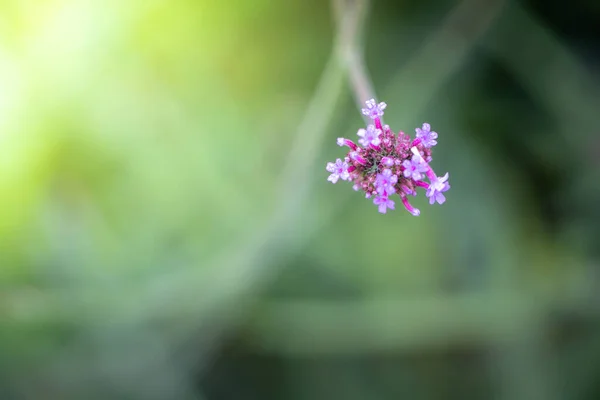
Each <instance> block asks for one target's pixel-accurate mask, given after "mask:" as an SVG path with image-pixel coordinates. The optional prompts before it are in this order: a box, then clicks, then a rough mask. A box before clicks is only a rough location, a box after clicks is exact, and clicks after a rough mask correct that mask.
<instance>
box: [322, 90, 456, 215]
mask: <svg viewBox="0 0 600 400" xmlns="http://www.w3.org/2000/svg"><path fill="white" fill-rule="evenodd" d="M366 106H367V107H366V108H363V109H362V113H363V115H366V116H368V117H369V118H371V119H372V120H373V124H370V125H368V126H367V128H366V129H359V130H358V133H357V134H358V136H359V139H358V143H359V144H360V146H358V145H357V144H355V143H354V142H353V141H352V140H350V139H345V138H338V140H337V144H338V145H339V146H347V147H348V148H349V149H350V150H349V151H348V154H347V155H346V157H344V159H340V158H338V159H337V160H336V161H335V163H328V164H327V168H326V169H327V171H328V172H330V174H331V175H329V178H327V180H328V181H330V182H331V183H336V182H337V181H338V180H339V179H342V180H344V181H352V182H354V186H353V188H354V190H356V191H358V190H362V191H364V192H365V193H366V197H367V198H368V199H370V198H373V204H375V205H376V206H378V208H379V212H380V213H382V214H385V213H386V212H387V210H388V208H389V209H390V210H393V209H394V206H395V203H394V201H393V200H392V199H390V197H391V196H392V195H393V194H397V195H399V196H400V200H401V201H402V204H403V205H404V207H405V208H406V209H407V210H408V212H410V213H411V214H412V215H414V216H418V215H419V214H420V213H421V212H420V211H419V209H417V208H414V207H413V206H411V204H410V203H409V202H408V196H416V195H417V191H416V189H417V187H422V188H424V189H425V196H427V197H428V198H429V204H434V203H435V202H438V203H439V204H442V203H444V202H445V201H446V197H445V196H444V194H443V193H444V192H445V191H447V190H448V189H450V184H449V183H448V173H446V174H445V175H444V176H442V177H439V176H437V175H436V174H435V172H434V171H433V169H432V168H431V166H430V165H429V163H430V162H431V148H432V147H433V146H435V145H436V144H437V140H436V139H437V137H438V135H437V133H436V132H434V131H432V130H431V126H430V125H429V124H427V123H425V124H423V126H422V127H421V128H417V129H415V133H416V135H415V138H414V139H411V138H410V136H409V135H407V134H405V133H404V132H399V133H398V134H397V135H396V134H394V133H393V132H392V131H391V129H390V127H389V126H388V125H383V126H382V124H381V117H382V116H383V110H385V108H386V106H387V105H386V104H385V103H379V104H377V103H376V102H375V100H373V99H371V100H368V101H367V102H366ZM361 146H362V147H361ZM425 178H426V179H428V180H429V183H428V182H426V181H425Z"/></svg>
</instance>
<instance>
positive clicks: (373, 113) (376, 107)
mask: <svg viewBox="0 0 600 400" xmlns="http://www.w3.org/2000/svg"><path fill="white" fill-rule="evenodd" d="M365 104H366V105H367V108H363V109H362V113H363V115H366V116H367V117H369V118H371V119H372V120H375V119H377V118H381V117H382V116H383V110H385V108H386V107H387V104H385V103H384V102H381V103H379V104H376V103H375V99H370V100H367V101H366V102H365Z"/></svg>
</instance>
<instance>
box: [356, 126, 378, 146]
mask: <svg viewBox="0 0 600 400" xmlns="http://www.w3.org/2000/svg"><path fill="white" fill-rule="evenodd" d="M357 135H358V136H360V137H361V138H362V139H358V143H360V144H361V145H363V146H364V147H367V146H369V145H370V144H372V145H373V146H379V144H380V143H381V140H380V139H379V136H380V135H381V129H377V128H375V126H373V125H369V126H367V129H366V130H365V129H359V130H358V132H357Z"/></svg>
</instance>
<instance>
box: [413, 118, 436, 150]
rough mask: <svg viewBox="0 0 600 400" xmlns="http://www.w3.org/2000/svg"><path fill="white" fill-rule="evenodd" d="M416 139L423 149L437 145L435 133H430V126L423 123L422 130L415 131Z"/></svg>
mask: <svg viewBox="0 0 600 400" xmlns="http://www.w3.org/2000/svg"><path fill="white" fill-rule="evenodd" d="M415 132H416V136H417V139H418V140H419V141H420V142H421V144H423V146H425V147H433V146H435V145H436V144H437V140H435V139H437V137H438V134H437V132H432V131H431V126H430V125H429V124H428V123H424V124H423V127H422V128H417V129H415Z"/></svg>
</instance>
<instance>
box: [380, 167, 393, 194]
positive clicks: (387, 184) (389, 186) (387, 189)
mask: <svg viewBox="0 0 600 400" xmlns="http://www.w3.org/2000/svg"><path fill="white" fill-rule="evenodd" d="M397 182H398V177H397V176H396V175H394V174H392V170H390V169H387V168H386V169H384V170H383V172H382V173H380V174H377V178H375V188H376V189H377V193H379V194H381V195H385V194H388V195H390V194H392V193H395V192H396V189H395V188H394V185H396V183H397Z"/></svg>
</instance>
